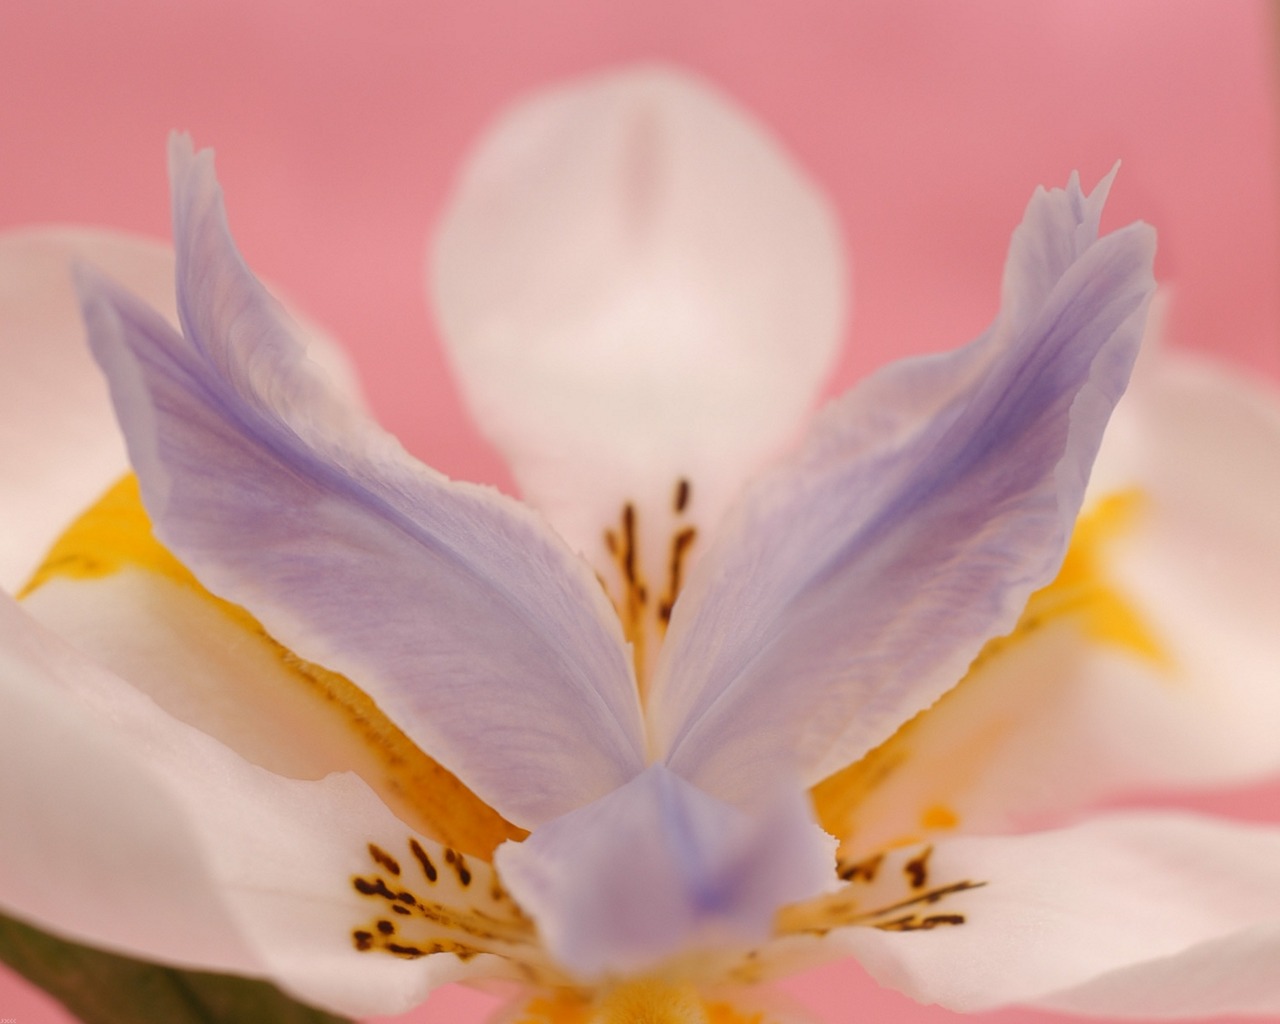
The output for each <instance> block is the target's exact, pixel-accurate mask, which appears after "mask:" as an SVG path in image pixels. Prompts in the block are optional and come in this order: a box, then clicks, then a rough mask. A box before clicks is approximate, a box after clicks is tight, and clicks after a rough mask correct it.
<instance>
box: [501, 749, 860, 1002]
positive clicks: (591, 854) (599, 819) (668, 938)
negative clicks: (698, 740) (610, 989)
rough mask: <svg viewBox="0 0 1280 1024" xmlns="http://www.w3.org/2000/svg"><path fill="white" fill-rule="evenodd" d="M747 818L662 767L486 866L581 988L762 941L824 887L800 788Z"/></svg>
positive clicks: (781, 792) (826, 858)
mask: <svg viewBox="0 0 1280 1024" xmlns="http://www.w3.org/2000/svg"><path fill="white" fill-rule="evenodd" d="M770 795H771V798H772V799H771V800H769V801H767V802H765V806H764V807H763V808H762V809H761V810H760V811H759V812H758V813H756V814H747V813H745V812H743V811H742V810H740V809H739V808H736V807H733V806H731V805H729V804H726V803H723V802H721V801H719V800H716V799H714V798H713V797H710V796H708V795H707V794H706V793H704V792H702V791H701V790H700V789H698V788H697V787H695V786H692V785H690V784H689V783H688V782H686V781H685V780H684V779H682V778H680V776H678V775H676V774H674V773H673V772H671V771H669V770H668V769H666V768H664V767H662V766H661V765H653V766H651V767H649V768H648V769H646V770H645V771H644V772H642V773H641V774H640V775H638V776H637V777H636V778H634V779H632V780H631V781H630V782H629V783H627V784H626V785H625V786H623V787H622V788H621V789H617V790H615V791H614V792H612V793H610V794H609V795H608V796H607V797H605V798H604V799H602V800H598V801H596V802H595V803H592V804H589V805H588V806H586V807H582V808H579V809H578V810H576V811H572V812H570V813H569V814H567V815H565V816H564V817H563V818H558V819H557V820H555V821H553V822H550V823H548V824H547V825H545V826H543V827H542V828H540V829H537V830H536V831H535V832H534V833H533V835H531V836H530V837H529V838H528V839H526V840H525V841H524V842H521V843H505V844H503V845H502V846H501V847H499V848H498V853H497V858H496V860H495V864H496V866H497V868H498V871H499V873H500V874H501V876H502V878H503V881H504V882H505V884H506V885H507V886H508V887H509V888H510V889H511V891H512V892H513V893H518V894H519V897H520V899H521V905H522V906H523V907H524V908H525V910H526V911H528V912H529V913H530V914H532V915H533V916H534V918H535V919H536V920H538V921H539V922H542V923H543V929H542V940H543V942H545V943H546V945H547V946H548V948H549V949H550V950H551V951H552V952H553V953H554V954H555V955H556V958H557V959H558V960H560V961H561V962H562V963H570V964H573V965H574V968H575V970H576V972H577V973H578V974H579V975H580V976H581V977H584V978H588V979H596V978H599V977H602V976H609V975H612V976H615V977H616V976H618V975H620V974H621V975H625V974H627V973H631V972H639V971H643V970H646V969H648V968H651V967H652V966H653V965H654V964H655V963H658V962H661V961H662V960H663V959H664V958H666V957H670V956H673V955H675V954H678V953H679V952H680V951H681V950H685V949H690V948H697V947H699V946H702V947H711V948H714V947H716V946H728V947H730V948H734V947H738V948H740V949H742V950H745V949H748V948H750V946H751V945H752V944H756V945H758V944H761V943H763V942H765V941H767V940H768V938H769V936H770V933H771V930H772V926H773V919H774V914H775V913H776V912H777V909H778V907H780V906H784V905H785V904H787V903H792V902H795V901H797V900H801V899H805V898H807V897H810V896H813V895H815V894H816V893H819V892H821V891H823V889H825V888H828V887H830V885H831V883H832V881H833V879H832V875H831V865H832V863H833V860H834V857H835V841H834V840H833V839H832V838H831V837H829V836H827V835H826V833H824V832H822V830H821V829H819V828H818V827H817V826H816V825H815V824H814V823H813V820H812V813H811V811H810V808H809V803H808V800H807V798H806V797H805V795H804V790H803V789H801V788H800V787H798V786H795V787H786V788H784V787H782V786H780V785H777V784H776V783H775V785H774V786H773V787H772V788H771V793H770Z"/></svg>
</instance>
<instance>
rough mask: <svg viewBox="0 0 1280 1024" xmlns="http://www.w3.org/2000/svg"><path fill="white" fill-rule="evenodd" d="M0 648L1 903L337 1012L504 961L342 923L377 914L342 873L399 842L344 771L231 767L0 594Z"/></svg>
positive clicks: (381, 1004)
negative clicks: (411, 946)
mask: <svg viewBox="0 0 1280 1024" xmlns="http://www.w3.org/2000/svg"><path fill="white" fill-rule="evenodd" d="M0 659H2V660H3V664H4V671H3V672H0V682H2V685H0V701H3V704H4V708H3V713H2V714H0V730H3V732H4V734H5V735H4V742H3V743H2V744H0V758H3V770H0V800H3V809H2V810H3V820H4V821H5V823H6V827H5V829H4V830H3V833H2V834H0V847H2V849H0V903H3V905H4V906H5V907H6V908H7V909H8V910H10V911H12V912H14V913H17V914H18V915H19V916H22V917H25V918H29V919H31V920H33V921H34V922H35V923H37V924H40V925H42V926H44V927H47V928H49V929H51V930H53V931H57V932H59V933H62V934H66V935H68V936H70V937H72V938H76V939H79V940H81V941H86V942H90V943H93V944H97V945H102V946H105V947H107V948H111V949H116V950H119V951H121V952H125V953H128V954H132V955H135V956H141V957H144V958H147V959H154V960H157V961H160V962H163V963H171V964H177V965H181V966H190V967H197V968H204V969H213V970H223V971H231V972H235V973H244V974H254V975H264V976H267V977H269V978H271V979H273V980H275V981H276V982H278V983H280V984H282V985H283V986H285V987H286V988H287V989H289V990H290V991H292V992H294V993H296V994H298V995H299V996H300V997H302V998H304V999H306V1000H308V1001H312V1002H315V1003H317V1004H320V1005H324V1006H327V1007H329V1008H331V1009H335V1010H338V1011H340V1012H346V1013H362V1014H363V1013H374V1012H382V1013H388V1012H399V1011H402V1010H404V1009H407V1008H408V1007H410V1006H412V1005H414V1004H415V1003H417V1002H419V1001H421V999H423V998H424V997H425V995H426V992H427V991H428V990H429V988H430V987H432V986H433V985H436V984H441V983H443V982H446V981H450V980H453V979H454V978H456V977H460V976H462V975H464V974H468V973H475V972H478V973H480V974H493V973H495V972H496V973H499V974H501V973H504V972H505V971H506V970H507V968H506V967H505V966H504V965H503V964H502V963H501V962H496V961H494V960H493V959H492V958H490V957H483V956H481V957H475V958H471V957H468V960H467V962H465V963H464V962H463V961H462V960H460V959H459V958H458V957H455V956H454V955H452V954H450V953H446V954H443V955H440V956H428V957H424V958H422V959H417V960H404V959H399V958H396V957H393V956H388V955H384V954H381V953H377V952H361V951H360V950H358V949H357V948H356V943H354V942H353V932H354V931H355V930H357V929H359V928H360V927H361V926H362V925H366V924H368V923H369V921H370V918H371V916H381V913H385V908H381V913H380V910H379V907H378V906H377V905H376V900H375V903H374V904H371V903H370V897H369V896H365V895H362V894H361V892H359V891H357V888H356V886H355V884H354V880H355V879H356V878H358V877H362V876H368V875H371V874H373V873H375V872H376V870H377V869H378V864H377V863H375V862H374V861H373V860H372V859H371V852H370V848H369V844H370V843H374V844H376V845H377V846H378V847H379V848H380V849H384V850H396V851H399V850H400V849H401V847H404V846H405V845H406V843H407V841H408V840H409V839H410V838H414V837H413V833H412V832H410V830H408V829H407V828H406V827H405V826H404V825H403V824H401V823H400V822H399V821H398V820H397V819H396V818H395V817H394V816H392V815H391V814H390V812H389V811H387V809H386V808H385V807H383V806H382V804H381V803H380V802H379V801H378V800H377V798H376V797H375V796H374V795H373V794H372V793H371V792H370V791H369V790H368V788H367V787H366V786H364V784H363V783H361V782H360V781H359V780H357V779H355V778H354V777H352V776H349V775H331V776H329V777H327V778H325V779H323V780H320V781H317V782H306V781H298V780H291V779H285V778H281V777H279V776H275V775H273V774H272V773H270V772H267V771H265V770H263V769H261V768H258V767H256V766H253V765H250V764H248V763H247V762H245V761H243V760H241V759H240V758H239V757H237V756H236V755H234V754H232V753H231V752H230V751H228V750H227V749H226V748H225V747H222V746H221V745H220V744H218V743H217V742H215V741H213V740H211V739H210V738H209V737H207V736H204V735H203V734H201V733H199V732H198V731H197V730H195V729H192V728H190V727H188V726H186V725H183V724H182V723H180V722H178V721H177V720H176V719H173V718H170V717H169V716H168V715H166V714H165V713H164V712H162V711H160V709H159V708H158V707H157V706H156V705H154V704H153V703H151V702H150V701H149V700H148V699H147V698H145V697H142V696H141V695H140V694H138V693H136V692H134V691H132V690H131V689H130V688H129V687H128V686H126V685H125V684H124V683H123V682H122V681H121V680H119V679H118V678H116V677H115V676H113V675H111V674H109V673H106V672H104V671H102V670H100V669H97V668H96V667H95V666H93V665H91V664H90V663H88V662H87V661H85V660H83V659H82V658H80V657H79V656H78V655H77V654H75V653H74V652H72V651H71V650H70V648H68V647H66V646H65V645H62V644H61V643H60V642H59V641H57V639H56V638H54V637H53V636H52V635H51V634H48V633H46V632H45V631H43V630H42V629H41V628H40V627H38V626H37V625H36V624H35V623H33V622H31V621H30V620H28V619H26V618H25V617H24V616H23V615H22V613H21V612H20V611H19V610H18V609H17V607H16V606H15V605H14V604H13V603H12V602H11V601H10V600H9V599H8V598H4V597H2V596H0ZM419 842H420V844H421V845H422V846H423V847H424V848H426V849H429V850H431V851H432V853H433V854H434V855H435V857H436V858H437V859H438V860H439V862H440V863H441V864H444V863H445V857H444V855H443V854H442V852H441V851H440V850H439V848H438V847H437V846H435V844H432V843H430V842H429V841H428V840H425V839H419ZM402 856H403V857H404V859H405V860H406V862H409V861H410V855H409V853H408V852H407V851H406V852H405V853H403V854H402ZM474 870H475V871H476V872H477V878H480V877H482V876H481V875H480V872H483V871H485V870H486V867H485V866H484V865H474ZM487 881H488V879H487V878H485V882H486V883H487ZM403 884H406V885H408V884H410V883H407V882H406V883H403ZM419 885H420V889H421V888H429V887H428V886H426V884H425V883H421V881H420V883H419ZM463 888H465V887H460V886H459V885H458V884H457V883H456V882H455V881H453V880H451V879H450V878H445V880H444V889H442V890H441V891H440V892H439V893H435V892H433V897H434V896H439V897H440V898H443V899H444V900H445V902H446V903H449V904H450V905H452V906H454V907H455V909H461V910H462V911H463V913H464V914H466V913H470V911H469V910H468V909H467V906H468V904H469V903H472V902H474V900H475V899H477V898H479V899H480V900H481V901H482V903H483V905H484V908H485V909H486V910H492V908H491V907H490V906H489V899H490V897H489V896H488V895H487V884H480V883H477V884H476V887H475V892H474V893H463ZM481 890H485V891H484V892H482V891H481ZM388 916H390V915H388ZM397 920H398V919H397ZM515 946H516V947H517V951H519V950H518V947H519V943H516V944H515Z"/></svg>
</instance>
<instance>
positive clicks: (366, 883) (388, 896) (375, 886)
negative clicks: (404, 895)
mask: <svg viewBox="0 0 1280 1024" xmlns="http://www.w3.org/2000/svg"><path fill="white" fill-rule="evenodd" d="M351 884H352V885H354V886H355V887H356V892H358V893H360V894H361V895H362V896H381V897H382V898H383V899H385V900H393V901H394V900H395V898H396V894H395V893H393V892H392V891H391V890H390V889H388V888H387V883H386V882H384V881H383V880H382V879H381V878H375V879H374V880H373V881H370V880H369V879H367V878H353V879H352V880H351Z"/></svg>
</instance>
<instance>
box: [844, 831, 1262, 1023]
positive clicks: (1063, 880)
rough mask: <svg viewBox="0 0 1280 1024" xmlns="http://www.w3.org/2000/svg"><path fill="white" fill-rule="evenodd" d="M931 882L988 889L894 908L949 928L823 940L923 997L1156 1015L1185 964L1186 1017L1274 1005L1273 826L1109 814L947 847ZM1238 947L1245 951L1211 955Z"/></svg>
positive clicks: (968, 1006) (931, 866) (934, 860)
mask: <svg viewBox="0 0 1280 1024" xmlns="http://www.w3.org/2000/svg"><path fill="white" fill-rule="evenodd" d="M928 877H929V881H928V885H929V886H930V887H942V886H945V885H948V884H951V883H955V882H958V881H961V880H967V881H972V882H983V883H986V884H985V885H983V886H982V887H981V888H973V889H968V890H965V891H960V892H954V893H952V894H950V895H947V896H944V897H942V898H941V899H938V900H936V901H930V902H921V903H919V904H918V905H917V906H915V907H914V908H905V909H904V911H903V914H904V916H905V915H907V914H908V912H909V913H910V916H913V917H915V918H917V919H920V920H923V919H925V918H927V917H930V916H937V915H944V916H946V917H947V918H948V919H951V920H949V921H948V922H946V923H941V924H937V925H935V926H932V927H931V926H929V925H927V924H926V925H924V926H922V927H919V928H916V929H915V930H901V928H900V926H898V925H895V926H892V927H891V928H890V929H888V930H880V929H877V928H874V927H863V928H850V929H842V930H840V931H837V932H833V933H832V934H831V935H830V936H829V939H828V941H830V942H834V943H836V944H838V945H839V946H840V947H841V948H843V949H844V950H846V951H847V952H851V953H853V954H854V955H856V956H857V957H858V959H859V960H861V961H862V963H863V965H864V966H866V967H867V968H868V970H870V971H871V973H872V974H873V975H875V977H876V978H877V979H878V980H879V981H880V982H881V983H883V984H886V985H889V986H891V987H893V988H897V989H900V990H902V991H904V992H906V993H907V994H909V995H911V996H913V997H914V998H916V999H918V1000H920V1001H922V1002H930V1003H932V1002H936V1003H940V1004H942V1005H943V1006H946V1007H948V1008H950V1009H955V1010H961V1011H966V1012H969V1011H978V1010H985V1009H991V1008H994V1007H998V1006H1004V1005H1008V1004H1011V1003H1030V1002H1045V1003H1047V1004H1049V1005H1056V1006H1060V1007H1063V1008H1068V1009H1084V1010H1088V1011H1089V1012H1095V1013H1131V1014H1138V1013H1142V1014H1164V1013H1168V1012H1169V1011H1170V1010H1174V1011H1176V1010H1177V1009H1178V1008H1177V1006H1176V1005H1175V1004H1173V1003H1172V1001H1171V1000H1170V999H1169V998H1167V996H1166V994H1165V993H1164V992H1162V991H1161V989H1160V987H1159V985H1158V983H1159V982H1160V981H1162V979H1164V978H1165V977H1166V976H1168V975H1169V972H1170V971H1173V970H1176V969H1177V966H1178V965H1179V964H1181V965H1185V966H1186V967H1187V968H1188V972H1187V973H1186V974H1183V975H1182V976H1181V977H1180V978H1179V979H1178V980H1177V982H1176V985H1175V991H1178V992H1180V993H1182V994H1184V995H1185V996H1186V998H1187V999H1188V1000H1189V1002H1188V1004H1187V1009H1188V1010H1190V1011H1191V1012H1198V1013H1202V1014H1203V1013H1221V1012H1232V1011H1237V1010H1250V1011H1252V1012H1258V1011H1262V1012H1270V1013H1276V1012H1280V976H1277V974H1276V973H1275V970H1274V966H1275V961H1274V960H1269V959H1266V958H1265V957H1264V956H1263V955H1262V954H1263V952H1264V951H1271V952H1273V953H1274V951H1275V949H1276V946H1275V939H1276V930H1277V927H1278V926H1280V830H1277V829H1267V828H1257V827H1252V826H1245V825H1238V824H1232V823H1226V822H1216V821H1212V820H1209V819H1204V818H1195V817H1192V816H1187V815H1154V814H1153V815H1125V816H1116V817H1113V818H1109V819H1102V820H1098V821H1094V822H1090V823H1088V824H1084V825H1080V826H1076V827H1073V828H1068V829H1062V830H1060V831H1056V832H1044V833H1039V834H1033V835H1026V836H1016V837H998V838H966V839H957V840H952V841H948V842H946V843H940V844H938V845H937V847H936V848H935V849H934V850H933V853H932V855H931V857H930V859H929V862H928ZM853 884H855V885H856V883H853ZM955 918H963V920H962V921H955V920H954V919H955ZM1236 953H1243V954H1244V956H1245V959H1243V960H1241V961H1239V962H1237V963H1232V962H1231V961H1230V960H1226V961H1221V962H1220V961H1219V959H1218V958H1219V957H1231V956H1234V955H1235V954H1236ZM1191 968H1194V970H1191ZM1095 979H1097V980H1095ZM1237 983H1238V984H1239V987H1236V988H1233V987H1232V985H1233V984H1237ZM1082 986H1083V988H1081V987H1082ZM1078 988H1079V989H1081V991H1080V994H1079V996H1078V999H1079V1002H1077V1001H1076V1000H1077V996H1076V994H1075V990H1076V989H1078Z"/></svg>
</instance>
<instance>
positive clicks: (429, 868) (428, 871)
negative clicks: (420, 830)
mask: <svg viewBox="0 0 1280 1024" xmlns="http://www.w3.org/2000/svg"><path fill="white" fill-rule="evenodd" d="M409 849H410V850H412V851H413V855H414V856H415V857H416V858H417V859H418V863H419V864H421V865H422V873H423V874H424V875H426V876H427V881H428V882H434V881H435V880H436V879H437V878H439V877H440V873H439V872H438V871H436V866H435V865H434V864H433V863H431V858H430V857H428V856H427V851H426V850H424V849H423V848H422V844H421V843H419V842H418V840H416V839H410V840H409Z"/></svg>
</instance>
